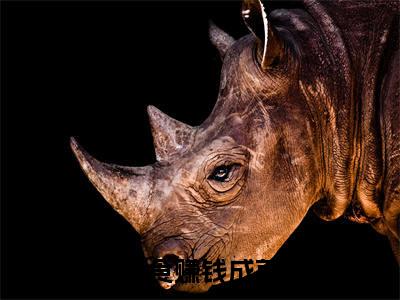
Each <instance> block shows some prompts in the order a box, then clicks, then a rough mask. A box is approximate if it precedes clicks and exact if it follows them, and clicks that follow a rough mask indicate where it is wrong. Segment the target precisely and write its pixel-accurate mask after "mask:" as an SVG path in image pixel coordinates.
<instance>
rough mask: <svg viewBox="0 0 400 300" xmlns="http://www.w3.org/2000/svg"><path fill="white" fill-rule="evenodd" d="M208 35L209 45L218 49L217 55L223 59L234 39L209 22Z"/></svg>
mask: <svg viewBox="0 0 400 300" xmlns="http://www.w3.org/2000/svg"><path fill="white" fill-rule="evenodd" d="M208 34H209V37H210V41H211V43H212V44H213V45H214V46H215V47H216V48H217V49H218V52H219V55H220V56H221V59H223V58H224V56H225V54H226V51H228V49H229V48H230V47H231V46H232V45H233V43H234V42H235V39H234V38H233V37H231V36H230V35H229V34H227V33H226V32H225V31H223V30H222V29H221V28H219V27H218V26H217V25H215V24H214V22H213V21H209V27H208Z"/></svg>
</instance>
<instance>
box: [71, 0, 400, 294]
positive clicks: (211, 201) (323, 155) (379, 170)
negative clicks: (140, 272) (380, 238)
mask: <svg viewBox="0 0 400 300" xmlns="http://www.w3.org/2000/svg"><path fill="white" fill-rule="evenodd" d="M398 6H399V4H398V3H397V1H393V2H390V1H383V2H380V3H374V2H367V1H358V2H351V1H344V2H340V3H339V2H338V1H331V2H322V3H318V2H316V1H308V0H306V1H304V7H303V9H287V10H283V9H281V10H274V11H272V12H270V13H269V14H268V16H267V19H266V18H265V14H264V12H263V7H262V4H261V3H260V2H258V0H257V1H256V0H253V1H251V0H249V1H244V2H243V8H242V14H243V20H244V22H245V24H246V25H247V27H248V28H249V30H250V32H251V33H250V34H249V35H247V36H245V37H243V38H241V39H239V40H237V41H235V40H234V39H233V38H231V37H230V36H229V35H228V34H226V33H225V32H223V31H222V30H220V29H219V28H217V27H216V26H215V25H211V27H210V38H211V41H212V43H213V44H214V45H216V47H217V48H218V50H219V52H220V54H221V57H222V58H223V66H222V72H221V83H220V91H219V96H218V101H217V103H216V106H215V108H214V110H213V111H212V113H211V115H210V116H209V117H208V118H207V120H205V121H204V123H203V124H201V125H200V126H197V127H191V126H189V125H186V124H183V123H180V122H179V121H176V120H174V119H172V118H170V117H168V116H166V115H164V114H163V113H161V112H160V111H158V110H157V109H156V108H154V107H152V106H150V107H149V109H148V113H149V116H150V121H151V127H152V132H153V136H154V145H155V148H156V154H157V162H156V163H155V164H153V165H151V166H146V167H140V168H134V167H121V166H115V165H109V164H104V163H101V162H99V161H97V160H95V159H94V158H92V157H91V156H90V155H89V154H87V153H86V152H85V151H84V150H83V149H82V148H81V147H80V146H79V145H78V144H77V143H76V141H75V140H74V139H72V140H71V146H72V149H73V151H74V152H75V154H76V156H77V158H78V160H79V162H80V164H81V166H82V169H83V170H84V172H85V173H86V174H87V176H88V177H89V179H90V180H91V182H92V183H93V184H94V185H95V186H96V188H97V189H98V190H99V191H100V193H101V194H102V195H103V196H104V197H105V199H106V200H107V201H108V202H109V203H110V204H111V205H112V206H113V207H114V209H116V210H117V211H118V212H119V213H121V214H122V216H124V217H125V218H126V220H128V221H129V222H130V223H131V224H132V226H133V227H134V228H135V229H136V230H137V231H138V232H139V233H140V234H141V236H142V241H143V249H144V253H145V255H146V256H148V257H150V256H152V257H163V256H166V255H175V256H176V257H182V258H195V259H204V258H207V259H208V260H211V261H215V259H216V258H217V257H220V258H227V261H226V263H227V265H229V259H230V258H233V257H234V256H235V257H237V258H246V257H247V258H252V259H254V260H255V259H261V258H264V259H270V258H272V257H273V256H274V254H275V253H276V252H277V251H278V249H279V248H280V247H281V245H282V244H283V243H284V242H285V241H286V239H287V238H288V237H289V236H290V234H291V233H292V232H293V231H294V230H295V228H296V227H297V226H298V225H299V223H300V222H301V221H302V219H303V218H304V216H305V215H306V213H307V211H308V210H309V209H310V207H311V206H313V205H314V206H313V208H314V210H315V212H316V213H317V214H319V215H320V216H321V218H324V219H326V220H333V219H336V218H338V217H340V216H342V215H345V216H347V217H349V218H351V219H352V220H354V221H356V222H368V223H371V225H372V226H374V228H375V229H376V230H377V231H379V232H380V233H382V234H384V235H387V236H388V238H389V240H390V241H391V244H392V247H393V250H394V252H395V254H396V255H397V257H399V248H398V245H399V235H398V222H399V217H398V216H399V212H400V201H399V197H400V185H399V181H400V175H399V174H400V173H399V171H400V170H399V169H400V162H399V159H400V144H399V134H400V129H399V125H400V122H399V109H400V108H399V107H400V105H399V72H398V70H399V67H400V66H399V61H400V59H399V50H398V30H399V27H398V14H399V7H398ZM221 166H226V167H225V169H224V168H221ZM221 169H222V171H221ZM218 176H220V177H218ZM171 278H172V279H175V278H176V277H175V273H174V272H173V270H171ZM228 279H229V273H228V274H227V280H228ZM161 285H162V286H163V287H164V288H170V287H171V286H173V287H174V288H176V289H177V290H182V291H193V292H195V291H206V290H207V289H209V288H210V286H211V284H205V283H201V284H179V283H177V284H175V285H173V284H169V285H168V284H165V283H164V284H162V283H161Z"/></svg>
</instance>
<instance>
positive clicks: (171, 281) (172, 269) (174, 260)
mask: <svg viewBox="0 0 400 300" xmlns="http://www.w3.org/2000/svg"><path fill="white" fill-rule="evenodd" d="M180 259H182V258H180V257H179V256H176V255H175V254H167V255H165V256H164V257H163V260H164V262H165V265H166V266H167V267H168V268H169V275H168V276H166V277H164V278H163V280H161V279H158V283H159V284H160V286H161V287H162V288H163V289H166V290H168V289H170V288H172V287H173V286H174V285H175V284H176V282H177V280H178V278H179V274H178V270H177V267H178V263H179V260H180Z"/></svg>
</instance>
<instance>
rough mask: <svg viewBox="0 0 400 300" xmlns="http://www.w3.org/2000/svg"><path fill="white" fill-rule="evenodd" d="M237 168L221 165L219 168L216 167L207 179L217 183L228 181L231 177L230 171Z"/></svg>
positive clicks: (232, 165)
mask: <svg viewBox="0 0 400 300" xmlns="http://www.w3.org/2000/svg"><path fill="white" fill-rule="evenodd" d="M235 167H237V166H236V165H234V164H231V165H222V166H219V167H216V168H215V169H214V170H213V172H212V173H211V175H210V176H209V177H208V179H211V180H215V181H219V182H225V181H229V179H230V178H231V177H232V176H231V175H232V171H233V169H234V168H235Z"/></svg>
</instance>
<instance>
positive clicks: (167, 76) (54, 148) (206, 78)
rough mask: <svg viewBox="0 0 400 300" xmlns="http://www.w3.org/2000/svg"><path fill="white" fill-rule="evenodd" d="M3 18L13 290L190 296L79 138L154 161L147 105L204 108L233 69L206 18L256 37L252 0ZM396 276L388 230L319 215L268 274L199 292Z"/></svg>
mask: <svg viewBox="0 0 400 300" xmlns="http://www.w3.org/2000/svg"><path fill="white" fill-rule="evenodd" d="M273 5H277V6H279V5H282V4H281V3H274V4H273ZM285 5H286V6H289V7H290V6H291V5H292V4H290V3H289V4H285ZM295 5H296V4H295ZM1 19H2V20H1V21H2V68H1V69H2V79H3V81H2V93H3V95H2V101H1V103H2V108H1V112H2V116H1V122H2V124H1V125H2V126H1V127H2V133H1V138H2V162H1V164H2V165H1V170H2V189H1V190H2V196H1V203H2V210H1V211H2V217H1V222H2V223H1V225H2V233H1V237H2V249H1V252H2V266H1V272H2V274H1V275H2V283H1V290H2V296H3V297H30V298H34V297H40V298H44V297H51V298H53V297H96V298H100V297H101V298H106V297H113V298H118V297H131V298H135V297H160V296H169V297H171V296H173V297H179V296H182V294H176V293H174V292H171V291H167V292H165V291H162V290H160V289H159V288H158V285H157V283H156V282H155V281H154V280H153V279H152V277H151V275H150V272H149V270H148V269H146V268H145V260H144V257H143V253H142V250H141V247H140V240H139V236H138V235H137V234H136V232H135V231H134V230H133V229H131V227H130V226H129V225H128V223H127V222H126V221H124V220H123V219H122V217H120V216H119V215H118V214H117V213H116V212H115V211H114V210H113V209H112V208H111V207H110V206H109V205H108V204H107V203H106V202H105V201H104V200H103V199H102V197H101V196H100V194H99V193H98V192H97V191H96V190H95V188H94V187H93V186H92V185H91V184H90V183H89V181H88V180H87V179H86V178H85V176H84V175H83V173H82V172H81V170H80V168H79V166H78V163H77V162H76V160H75V158H74V157H73V155H72V153H71V151H70V148H69V136H76V137H77V138H78V140H79V141H80V143H81V144H82V145H83V146H84V147H85V148H86V149H87V150H88V151H89V152H90V153H91V154H93V155H94V156H95V157H97V158H98V159H100V160H103V161H106V162H113V163H118V164H123V165H146V164H149V163H152V162H153V161H154V160H155V157H154V151H153V146H152V140H151V135H150V129H149V125H148V119H147V115H146V106H147V105H148V104H153V105H155V106H157V107H158V108H160V109H161V110H163V111H164V112H166V113H167V114H169V115H171V116H172V117H175V118H176V119H179V120H181V121H184V122H187V123H189V124H191V125H198V124H200V123H201V122H202V121H203V120H204V119H205V118H206V116H207V115H208V114H209V113H210V111H211V109H212V107H213V105H214V103H215V100H216V96H217V90H218V84H219V79H218V77H219V70H220V67H221V63H220V60H219V57H218V53H217V51H216V50H215V49H214V48H213V47H212V45H211V44H210V42H209V41H208V32H207V28H208V20H209V19H213V20H214V21H215V22H216V23H217V24H218V25H219V26H220V27H222V28H223V29H225V30H226V31H228V32H229V33H230V34H232V35H233V36H234V37H236V38H237V37H240V36H242V35H244V34H247V31H246V29H245V27H244V25H243V24H242V21H241V18H240V2H204V1H203V2H201V3H196V2H175V3H172V2H147V3H142V2H118V3H108V2H67V3H63V2H43V3H33V2H27V3H24V2H2V17H1ZM398 280H399V274H398V266H397V263H396V262H395V259H394V258H393V255H392V253H391V250H390V247H389V244H388V242H387V241H386V239H385V238H384V237H383V236H380V235H379V234H377V233H376V232H375V231H374V230H373V229H372V228H370V227H369V226H368V225H356V224H350V223H349V222H347V221H345V220H341V219H340V220H337V221H334V222H329V223H328V222H324V221H321V220H319V219H318V218H316V217H315V216H314V215H312V213H310V214H309V215H307V217H306V218H305V220H304V222H303V223H302V224H301V225H300V227H299V228H298V229H297V230H296V231H295V233H294V234H293V235H292V236H291V238H290V239H289V240H288V241H287V242H286V243H285V245H284V246H283V247H282V248H281V250H280V251H279V252H278V254H277V255H276V256H275V257H274V259H273V260H272V261H271V262H270V263H269V267H268V268H267V269H266V270H265V271H263V272H258V273H257V274H256V275H252V276H249V277H248V278H246V279H243V280H241V281H235V282H234V283H230V284H226V285H224V286H219V287H214V288H212V289H211V290H210V292H209V293H207V294H205V295H201V296H212V297H232V296H238V297H239V296H248V297H256V296H263V297H269V298H270V297H279V298H286V297H296V298H301V297H358V298H366V297H381V298H382V297H393V298H394V297H396V298H397V297H398V296H399V291H398V287H399V286H398ZM184 296H188V295H184Z"/></svg>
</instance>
